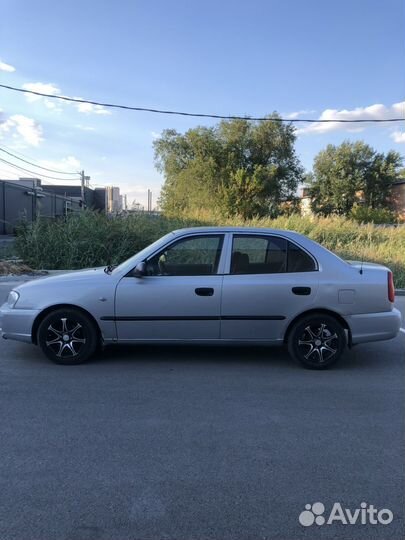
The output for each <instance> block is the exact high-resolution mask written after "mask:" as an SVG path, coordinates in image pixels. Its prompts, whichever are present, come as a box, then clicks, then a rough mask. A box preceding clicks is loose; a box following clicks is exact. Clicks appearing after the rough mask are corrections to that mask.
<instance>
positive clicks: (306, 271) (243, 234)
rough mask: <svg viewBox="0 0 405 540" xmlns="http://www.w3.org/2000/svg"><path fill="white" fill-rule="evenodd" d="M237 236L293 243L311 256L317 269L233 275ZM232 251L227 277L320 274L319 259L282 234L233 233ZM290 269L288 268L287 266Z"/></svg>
mask: <svg viewBox="0 0 405 540" xmlns="http://www.w3.org/2000/svg"><path fill="white" fill-rule="evenodd" d="M237 236H251V237H257V238H265V239H266V240H268V239H269V238H270V237H276V238H281V239H282V240H286V241H287V242H291V243H292V244H294V245H295V246H296V247H297V248H298V249H301V250H302V251H304V253H306V254H307V255H309V257H311V259H312V260H313V261H314V263H315V268H314V270H302V271H300V272H287V271H286V272H260V273H256V274H253V273H243V272H241V273H238V274H233V273H232V272H231V261H232V253H233V244H234V240H235V237H237ZM230 246H231V247H230V250H229V257H228V261H227V263H228V264H227V268H228V274H225V275H230V276H274V275H280V274H308V273H309V272H319V264H318V261H317V259H316V258H315V257H314V255H312V253H310V252H309V251H308V250H307V249H306V248H304V247H303V246H301V245H300V244H298V243H297V242H296V241H294V240H292V239H291V238H289V237H288V236H284V235H282V234H277V233H255V232H250V231H246V232H244V231H240V232H239V231H238V232H233V233H232V239H231V242H230ZM286 262H287V265H288V244H287V261H286ZM287 268H288V266H287Z"/></svg>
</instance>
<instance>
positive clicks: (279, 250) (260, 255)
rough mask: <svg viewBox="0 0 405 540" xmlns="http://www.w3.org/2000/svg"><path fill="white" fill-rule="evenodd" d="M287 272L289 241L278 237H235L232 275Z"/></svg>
mask: <svg viewBox="0 0 405 540" xmlns="http://www.w3.org/2000/svg"><path fill="white" fill-rule="evenodd" d="M286 270H287V241H286V240H285V239H284V238H279V237H277V236H253V235H252V236H249V235H240V236H238V235H235V236H234V239H233V246H232V258H231V274H274V273H280V272H286Z"/></svg>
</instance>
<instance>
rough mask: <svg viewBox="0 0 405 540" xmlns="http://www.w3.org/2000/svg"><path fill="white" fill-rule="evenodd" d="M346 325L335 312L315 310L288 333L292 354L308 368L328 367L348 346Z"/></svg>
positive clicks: (289, 350)
mask: <svg viewBox="0 0 405 540" xmlns="http://www.w3.org/2000/svg"><path fill="white" fill-rule="evenodd" d="M346 341H347V340H346V334H345V331H344V329H343V327H342V325H341V324H340V323H339V321H337V320H336V319H335V318H334V317H332V316H331V315H326V314H325V315H324V314H323V313H312V314H310V315H307V316H304V317H303V318H301V319H299V320H298V321H297V322H296V323H295V324H294V326H293V327H292V328H291V331H290V333H289V335H288V352H289V353H290V356H291V357H292V358H293V359H294V360H296V361H298V362H300V363H301V364H302V365H303V366H304V367H306V368H308V369H327V368H329V367H331V366H332V365H333V364H335V363H336V362H337V361H338V360H339V358H340V357H341V356H342V353H343V351H344V350H345V348H346Z"/></svg>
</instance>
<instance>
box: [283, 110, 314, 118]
mask: <svg viewBox="0 0 405 540" xmlns="http://www.w3.org/2000/svg"><path fill="white" fill-rule="evenodd" d="M315 112H316V111H314V110H309V109H302V110H301V111H293V112H289V113H285V114H282V115H281V116H282V117H283V118H288V119H291V120H294V118H298V117H299V116H303V115H304V114H314V113H315Z"/></svg>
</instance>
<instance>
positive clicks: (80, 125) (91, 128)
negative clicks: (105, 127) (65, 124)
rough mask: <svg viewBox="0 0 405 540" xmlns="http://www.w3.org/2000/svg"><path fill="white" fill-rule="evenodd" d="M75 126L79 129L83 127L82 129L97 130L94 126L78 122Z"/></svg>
mask: <svg viewBox="0 0 405 540" xmlns="http://www.w3.org/2000/svg"><path fill="white" fill-rule="evenodd" d="M75 127H76V128H77V129H81V130H82V131H96V128H94V127H92V126H83V125H82V124H76V125H75Z"/></svg>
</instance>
